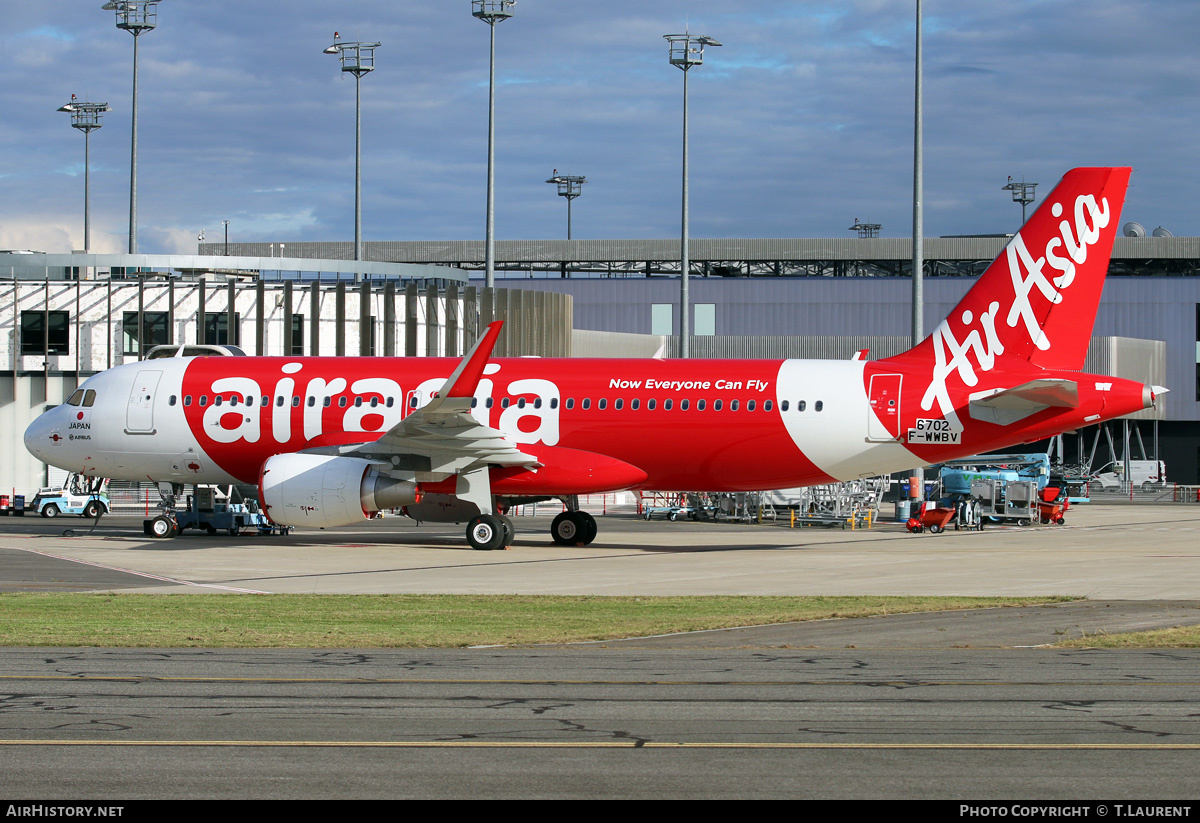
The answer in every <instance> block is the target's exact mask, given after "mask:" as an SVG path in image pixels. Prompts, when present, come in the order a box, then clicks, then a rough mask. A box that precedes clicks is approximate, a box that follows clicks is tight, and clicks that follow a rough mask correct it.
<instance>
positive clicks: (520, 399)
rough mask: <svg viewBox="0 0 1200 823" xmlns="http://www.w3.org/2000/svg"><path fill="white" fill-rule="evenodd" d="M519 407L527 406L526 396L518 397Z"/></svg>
mask: <svg viewBox="0 0 1200 823" xmlns="http://www.w3.org/2000/svg"><path fill="white" fill-rule="evenodd" d="M517 408H518V409H523V408H525V398H524V397H521V398H518V399H517Z"/></svg>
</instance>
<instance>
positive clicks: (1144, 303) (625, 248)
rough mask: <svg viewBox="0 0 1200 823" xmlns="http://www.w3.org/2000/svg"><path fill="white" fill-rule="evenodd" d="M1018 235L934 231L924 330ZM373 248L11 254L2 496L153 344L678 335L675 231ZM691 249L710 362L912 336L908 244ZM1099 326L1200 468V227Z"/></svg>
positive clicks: (542, 340)
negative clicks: (68, 414)
mask: <svg viewBox="0 0 1200 823" xmlns="http://www.w3.org/2000/svg"><path fill="white" fill-rule="evenodd" d="M1005 241H1006V238H1005V237H1004V236H996V237H965V238H929V239H927V240H926V241H925V274H926V278H927V279H926V281H925V287H924V292H925V322H926V330H927V331H930V330H932V328H933V327H934V326H935V325H936V324H937V323H938V322H940V321H941V319H942V318H943V317H945V316H946V314H947V313H948V312H949V311H950V310H951V309H952V308H953V307H954V305H955V304H956V303H957V302H958V300H959V298H961V296H962V295H963V294H964V293H965V292H966V291H967V289H968V288H969V287H970V285H971V283H972V282H973V281H974V278H975V277H976V276H978V274H979V273H981V272H982V271H983V270H984V269H985V268H986V267H987V265H988V264H990V263H991V261H992V260H993V259H995V257H996V256H997V255H998V254H999V253H1000V252H1001V250H1002V249H1003V246H1004V243H1005ZM363 245H364V255H363V256H364V260H363V261H359V262H356V261H354V260H352V259H348V258H351V257H352V256H353V244H352V243H348V242H329V243H323V242H288V243H287V244H286V251H287V256H286V257H282V256H275V253H276V249H280V250H282V249H283V248H285V247H284V246H283V245H282V244H268V243H257V244H247V243H231V244H229V245H228V246H226V245H225V244H223V243H208V244H200V247H199V249H198V254H196V255H100V254H88V255H84V254H70V255H64V254H60V255H51V254H40V253H33V252H0V363H2V365H3V369H0V490H8V489H13V490H15V492H16V493H18V494H20V493H27V494H28V493H32V491H34V490H35V489H36V488H37V487H39V486H40V485H43V484H44V483H45V482H46V480H47V478H48V477H49V476H50V474H49V472H48V470H47V468H46V467H45V466H44V465H43V464H41V463H40V462H38V461H36V460H35V459H34V458H33V457H32V456H31V455H29V454H28V453H27V452H26V451H25V448H24V444H23V442H22V434H23V432H24V429H25V427H26V425H28V423H29V422H30V421H31V420H32V419H33V418H34V417H36V416H37V415H38V414H39V413H40V412H41V411H42V410H44V409H45V408H47V407H49V406H53V405H56V404H58V403H61V402H62V401H63V400H64V399H65V398H66V397H68V396H70V394H71V392H72V391H73V390H74V388H75V387H76V386H77V385H78V384H79V383H80V382H82V381H83V380H84V379H86V378H87V377H88V376H90V375H91V374H95V373H96V372H99V371H101V370H103V369H105V368H108V367H109V366H113V365H118V364H120V363H125V362H134V361H136V360H138V359H139V358H140V357H142V356H144V355H145V353H146V352H147V351H148V350H149V349H150V348H151V347H153V346H155V345H175V346H178V345H182V344H193V343H209V344H229V343H233V344H235V345H238V346H239V347H240V348H241V349H243V350H245V351H246V352H247V353H248V354H268V355H283V354H291V355H301V354H303V355H309V354H321V355H357V354H379V355H387V356H393V355H394V356H423V355H449V356H454V355H461V354H462V353H463V352H464V351H465V349H466V348H467V347H469V346H470V344H471V343H472V342H473V340H474V338H475V332H476V329H477V328H479V327H481V326H482V325H483V324H485V323H486V322H489V321H490V320H492V319H504V320H506V329H505V334H504V336H503V337H502V339H501V340H500V341H499V343H498V345H497V352H496V353H497V355H498V356H521V355H540V356H576V357H580V356H583V357H586V356H642V357H650V356H655V355H656V354H657V355H660V356H661V355H662V354H664V353H665V354H666V355H667V356H672V355H673V354H674V352H675V351H677V348H678V340H677V337H672V332H677V331H678V304H679V241H678V240H551V241H517V240H511V241H497V242H496V271H497V288H496V289H486V288H483V286H482V280H481V279H475V278H479V277H480V272H481V271H482V269H483V259H484V244H483V242H482V241H447V242H434V241H419V242H384V241H375V242H370V241H369V242H366V243H364V244H363ZM689 251H690V259H691V261H692V265H691V267H690V272H691V277H690V284H691V285H690V292H691V305H692V311H693V317H692V329H693V335H694V337H693V342H692V355H693V356H694V357H826V358H848V357H850V356H852V355H853V354H854V352H856V351H858V350H860V349H870V356H871V357H873V358H876V357H886V356H888V355H890V354H894V353H897V352H900V351H903V350H904V349H906V348H908V346H909V342H910V331H909V323H910V310H909V302H910V296H911V280H910V276H909V271H910V269H911V243H910V241H907V240H900V239H883V238H845V239H790V240H789V239H732V240H719V239H700V240H696V239H694V240H692V241H691V243H690V246H689ZM356 281H357V282H356ZM314 317H315V318H318V322H316V323H314V322H312V319H313V318H314ZM230 330H232V333H231V331H230ZM1093 334H1094V337H1093V341H1092V345H1091V347H1090V349H1089V356H1088V364H1087V366H1086V368H1087V369H1088V370H1089V371H1093V372H1098V373H1107V374H1113V375H1118V376H1121V377H1127V378H1132V379H1137V380H1141V381H1144V382H1147V383H1154V384H1158V385H1164V386H1167V387H1168V388H1170V389H1171V392H1170V393H1169V394H1168V395H1167V396H1166V398H1165V400H1166V402H1165V403H1164V404H1162V406H1161V407H1160V408H1159V409H1157V410H1147V411H1144V412H1141V413H1139V414H1138V415H1134V416H1133V417H1134V418H1135V422H1134V423H1133V424H1132V425H1133V427H1134V428H1133V431H1134V435H1135V436H1137V437H1139V438H1140V439H1141V441H1142V442H1144V443H1145V444H1146V449H1147V451H1150V450H1152V449H1154V448H1157V450H1158V453H1159V456H1160V457H1161V458H1162V459H1164V460H1165V461H1166V463H1167V474H1168V478H1169V479H1170V480H1172V481H1174V482H1179V483H1189V484H1196V483H1200V381H1198V379H1197V378H1198V376H1200V238H1193V237H1179V238H1176V237H1138V238H1131V237H1121V238H1118V239H1117V241H1116V243H1115V246H1114V250H1113V260H1112V265H1111V267H1110V272H1109V278H1108V281H1107V284H1106V286H1105V291H1104V296H1103V299H1102V301H1101V305H1100V310H1099V313H1098V316H1097V319H1096V326H1095V329H1094V332H1093ZM1137 420H1144V421H1146V422H1136V421H1137ZM1139 426H1140V427H1141V428H1140V430H1139V428H1138V427H1139ZM1142 432H1144V433H1145V436H1144V437H1141V434H1142ZM1120 438H1121V434H1120V433H1118V434H1117V435H1116V442H1117V447H1118V448H1120ZM1080 440H1081V443H1080V445H1082V441H1083V438H1080ZM1088 440H1089V441H1090V437H1089V438H1088ZM1069 448H1070V447H1069ZM1134 448H1135V449H1136V448H1137V446H1136V445H1135V446H1134ZM1068 456H1069V457H1070V456H1071V455H1070V453H1069V455H1068ZM1135 456H1136V455H1135ZM1097 460H1100V457H1099V452H1098V456H1097Z"/></svg>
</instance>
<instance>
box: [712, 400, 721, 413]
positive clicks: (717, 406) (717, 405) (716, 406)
mask: <svg viewBox="0 0 1200 823" xmlns="http://www.w3.org/2000/svg"><path fill="white" fill-rule="evenodd" d="M720 410H721V401H720V400H714V401H713V411H720Z"/></svg>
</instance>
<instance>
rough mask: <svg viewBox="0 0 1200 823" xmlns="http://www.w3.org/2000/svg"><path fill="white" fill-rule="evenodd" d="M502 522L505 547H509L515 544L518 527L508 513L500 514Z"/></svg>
mask: <svg viewBox="0 0 1200 823" xmlns="http://www.w3.org/2000/svg"><path fill="white" fill-rule="evenodd" d="M500 524H501V525H502V526H503V527H504V541H503V544H502V545H503V546H504V548H506V549H507V548H508V547H509V546H511V545H512V544H513V539H514V538H516V536H517V527H516V526H515V525H514V524H513V522H512V518H511V517H509V516H508V515H506V514H502V515H500Z"/></svg>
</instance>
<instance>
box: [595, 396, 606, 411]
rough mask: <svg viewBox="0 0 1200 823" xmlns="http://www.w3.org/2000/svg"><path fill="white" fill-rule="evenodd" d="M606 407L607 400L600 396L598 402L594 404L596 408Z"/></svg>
mask: <svg viewBox="0 0 1200 823" xmlns="http://www.w3.org/2000/svg"><path fill="white" fill-rule="evenodd" d="M607 407H608V401H607V400H606V399H604V398H603V397H601V398H600V402H599V403H598V404H597V405H596V408H598V409H601V410H603V409H605V408H607Z"/></svg>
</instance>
